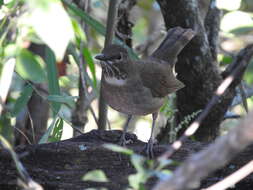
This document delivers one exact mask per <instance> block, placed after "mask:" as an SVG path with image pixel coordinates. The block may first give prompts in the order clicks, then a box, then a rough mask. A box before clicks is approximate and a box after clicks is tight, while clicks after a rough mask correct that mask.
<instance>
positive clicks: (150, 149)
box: [146, 112, 158, 158]
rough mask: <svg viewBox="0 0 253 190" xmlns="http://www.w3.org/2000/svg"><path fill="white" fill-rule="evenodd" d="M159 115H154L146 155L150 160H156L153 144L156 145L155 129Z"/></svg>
mask: <svg viewBox="0 0 253 190" xmlns="http://www.w3.org/2000/svg"><path fill="white" fill-rule="evenodd" d="M157 115H158V113H157V112H155V113H153V114H152V117H153V121H152V128H151V135H150V138H149V140H148V144H147V149H146V153H147V156H148V157H149V158H154V151H153V144H154V140H155V139H154V129H155V122H156V119H157Z"/></svg>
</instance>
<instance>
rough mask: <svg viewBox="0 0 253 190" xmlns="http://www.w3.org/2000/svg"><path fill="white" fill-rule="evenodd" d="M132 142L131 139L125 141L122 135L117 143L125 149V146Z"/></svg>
mask: <svg viewBox="0 0 253 190" xmlns="http://www.w3.org/2000/svg"><path fill="white" fill-rule="evenodd" d="M133 142H134V141H133V139H132V138H129V139H127V138H126V134H124V133H122V135H121V137H120V141H119V144H120V146H123V147H126V145H128V144H132V143H133Z"/></svg>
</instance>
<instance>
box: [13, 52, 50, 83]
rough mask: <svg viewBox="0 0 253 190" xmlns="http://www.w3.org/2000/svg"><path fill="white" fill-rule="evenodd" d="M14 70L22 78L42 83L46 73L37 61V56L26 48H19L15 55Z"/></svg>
mask: <svg viewBox="0 0 253 190" xmlns="http://www.w3.org/2000/svg"><path fill="white" fill-rule="evenodd" d="M16 71H17V73H18V74H19V75H20V76H21V77H22V78H24V79H27V80H31V81H33V82H38V83H42V82H44V81H45V80H46V74H45V71H44V70H43V68H42V66H41V65H40V63H39V59H38V56H36V55H34V54H33V53H32V52H30V51H28V50H27V49H21V50H20V51H19V53H18V55H17V62H16Z"/></svg>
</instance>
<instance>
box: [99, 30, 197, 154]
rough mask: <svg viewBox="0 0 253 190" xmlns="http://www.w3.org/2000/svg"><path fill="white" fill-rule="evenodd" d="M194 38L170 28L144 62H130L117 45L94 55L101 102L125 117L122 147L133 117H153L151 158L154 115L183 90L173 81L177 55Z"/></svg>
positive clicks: (148, 148)
mask: <svg viewBox="0 0 253 190" xmlns="http://www.w3.org/2000/svg"><path fill="white" fill-rule="evenodd" d="M194 35H195V32H194V31H193V30H192V29H189V28H188V29H184V28H182V27H174V28H171V29H169V30H168V31H167V34H166V36H165V38H164V40H163V41H162V42H161V44H160V45H159V46H158V48H157V49H156V50H155V51H154V52H153V53H152V54H151V55H150V56H148V57H147V58H145V59H140V60H133V59H131V57H130V56H129V54H128V51H127V49H126V48H124V47H123V46H121V45H117V44H110V45H109V46H107V47H105V48H104V49H103V50H102V52H101V54H98V55H96V56H95V59H97V60H99V61H100V65H101V67H102V72H103V75H102V79H101V90H102V91H103V95H104V97H103V98H104V100H105V101H106V103H107V104H108V105H109V106H110V107H112V108H113V109H115V110H117V111H119V112H121V113H125V114H127V115H128V117H127V120H126V123H125V125H124V128H123V133H122V135H121V144H122V145H123V146H125V145H126V132H127V128H128V125H129V122H130V120H131V118H132V116H133V115H137V116H141V115H148V114H152V119H153V121H152V128H151V135H150V138H149V140H148V143H147V145H146V153H147V155H148V156H149V157H151V158H152V157H154V153H153V144H154V141H155V139H154V128H155V122H156V119H157V115H158V112H159V109H160V108H161V106H162V105H163V104H164V102H165V100H166V97H167V96H168V95H169V94H171V93H173V92H176V91H177V90H179V89H181V88H183V87H184V84H183V83H182V82H181V81H179V80H178V79H177V78H176V73H175V72H174V68H175V63H176V62H177V56H178V54H179V53H180V52H181V51H182V49H183V48H184V47H185V46H186V45H187V44H188V42H189V41H190V40H191V39H192V38H193V37H194Z"/></svg>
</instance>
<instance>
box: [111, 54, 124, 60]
mask: <svg viewBox="0 0 253 190" xmlns="http://www.w3.org/2000/svg"><path fill="white" fill-rule="evenodd" d="M112 59H116V60H117V61H118V60H121V59H122V55H121V53H120V54H116V55H113V56H112Z"/></svg>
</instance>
